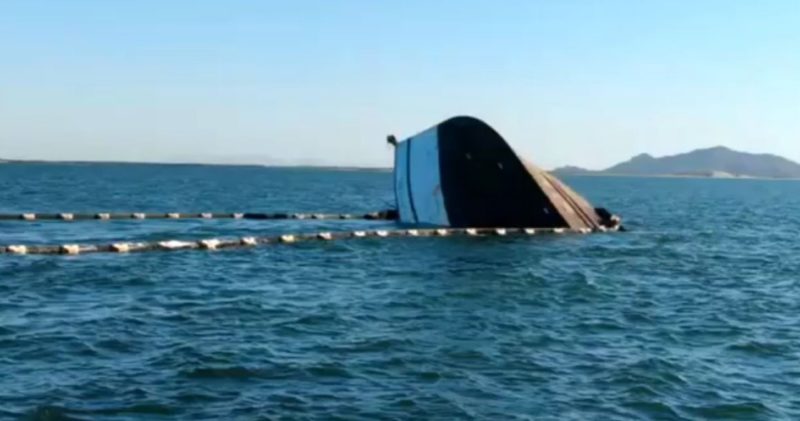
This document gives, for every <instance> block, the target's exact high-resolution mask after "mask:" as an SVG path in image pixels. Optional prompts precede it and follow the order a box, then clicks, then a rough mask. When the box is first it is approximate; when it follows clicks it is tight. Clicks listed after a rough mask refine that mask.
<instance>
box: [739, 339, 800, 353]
mask: <svg viewBox="0 0 800 421" xmlns="http://www.w3.org/2000/svg"><path fill="white" fill-rule="evenodd" d="M728 349H729V350H732V351H739V352H744V353H747V354H752V355H756V356H768V355H787V354H789V353H791V348H790V347H789V346H787V345H784V344H781V343H776V342H760V341H747V342H739V343H735V344H733V345H729V346H728Z"/></svg>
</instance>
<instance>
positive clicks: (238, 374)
mask: <svg viewBox="0 0 800 421" xmlns="http://www.w3.org/2000/svg"><path fill="white" fill-rule="evenodd" d="M183 375H184V376H185V377H188V378H190V379H242V380H244V379H253V378H259V377H262V373H260V372H259V371H257V370H251V369H249V368H246V367H238V366H237V367H225V368H211V367H203V368H195V369H192V370H189V371H185V372H183Z"/></svg>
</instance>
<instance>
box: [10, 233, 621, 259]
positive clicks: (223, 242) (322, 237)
mask: <svg viewBox="0 0 800 421" xmlns="http://www.w3.org/2000/svg"><path fill="white" fill-rule="evenodd" d="M605 231H611V230H607V229H598V230H595V231H592V230H590V229H588V228H581V229H570V228H463V229H462V228H439V229H397V230H370V231H336V232H318V233H306V234H283V235H277V236H271V237H240V238H208V239H203V240H192V241H182V240H166V241H156V242H120V243H112V244H62V245H8V246H0V254H18V255H23V254H67V255H77V254H86V253H134V252H145V251H173V250H195V249H203V250H218V249H228V248H246V247H255V246H261V245H271V244H291V243H298V242H313V241H317V242H325V241H333V240H345V239H359V238H386V237H451V236H468V237H479V236H495V237H506V236H534V235H540V234H565V233H576V234H589V233H591V232H605Z"/></svg>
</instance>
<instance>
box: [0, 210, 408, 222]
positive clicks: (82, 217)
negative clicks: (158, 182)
mask: <svg viewBox="0 0 800 421" xmlns="http://www.w3.org/2000/svg"><path fill="white" fill-rule="evenodd" d="M123 219H132V220H147V219H261V220H263V219H339V220H343V219H364V220H372V221H379V220H382V221H392V220H395V219H397V212H396V211H394V210H384V211H379V212H370V213H365V214H350V213H263V212H231V213H227V212H222V213H220V212H195V213H178V212H162V213H153V212H149V213H148V212H124V213H123V212H117V213H110V212H94V213H66V212H65V213H4V214H0V221H28V222H35V221H64V222H71V221H88V220H95V221H108V220H123Z"/></svg>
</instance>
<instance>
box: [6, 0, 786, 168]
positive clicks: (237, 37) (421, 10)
mask: <svg viewBox="0 0 800 421" xmlns="http://www.w3.org/2000/svg"><path fill="white" fill-rule="evenodd" d="M458 114H469V115H474V116H477V117H480V118H482V119H484V120H485V121H487V122H488V123H489V124H491V125H493V126H495V128H497V129H498V130H499V131H500V133H501V134H503V135H504V136H505V137H506V138H507V139H508V140H509V141H510V142H511V143H512V145H513V146H514V147H515V148H516V149H517V150H518V151H520V152H521V153H523V154H525V155H526V156H528V157H529V158H531V159H532V160H533V162H535V163H537V164H539V165H541V166H543V167H547V168H550V167H554V166H558V165H563V164H568V163H569V164H577V165H582V166H586V167H590V168H600V167H604V166H608V165H611V164H613V163H616V162H617V161H620V160H623V159H627V158H629V157H630V156H631V155H633V154H637V153H640V152H649V153H651V154H654V155H663V154H671V153H678V152H683V151H687V150H689V149H692V148H698V147H707V146H715V145H719V144H724V145H727V146H730V147H732V148H735V149H740V150H745V151H751V152H771V153H777V154H781V155H785V156H787V157H789V158H791V159H794V160H798V161H800V1H796V0H786V1H751V0H740V1H736V0H716V1H715V0H703V1H689V0H686V1H680V0H677V1H671V0H664V1H638V0H631V1H611V0H608V1H605V0H595V1H589V0H550V1H533V0H518V1H512V0H506V1H489V0H486V1H477V0H440V1H423V0H404V1H378V0H363V1H358V0H350V1H348V0H340V1H331V0H308V1H304V0H297V1H268V0H252V1H237V0H225V1H223V0H215V1H202V0H185V1H181V0H169V1H166V0H158V1H155V0H129V1H123V0H118V1H109V0H94V1H88V0H70V1H62V0H51V1H45V0H18V1H17V0H3V1H1V2H0V157H10V158H42V159H98V160H146V161H158V160H208V161H211V160H216V161H219V160H239V161H245V160H252V161H258V160H264V159H266V157H272V158H274V159H280V160H283V161H284V162H301V163H327V164H347V165H389V164H390V163H391V150H390V149H389V148H388V147H387V146H386V145H385V143H384V137H385V135H386V134H388V133H394V134H397V135H398V136H399V137H406V136H408V135H412V134H414V133H415V132H417V131H419V130H421V129H424V128H426V127H428V126H430V125H432V124H435V123H436V122H438V121H440V120H442V119H444V118H447V117H449V116H452V115H458Z"/></svg>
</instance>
